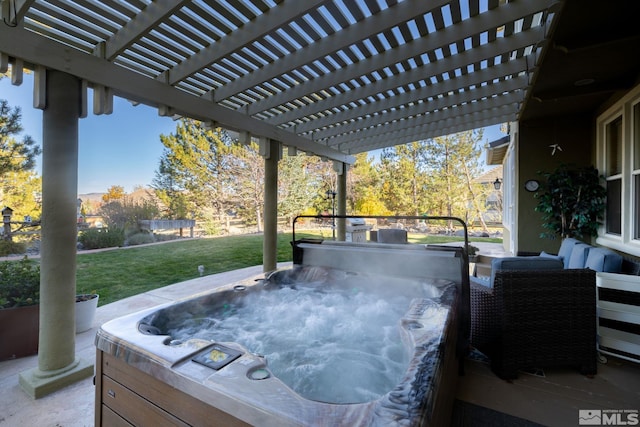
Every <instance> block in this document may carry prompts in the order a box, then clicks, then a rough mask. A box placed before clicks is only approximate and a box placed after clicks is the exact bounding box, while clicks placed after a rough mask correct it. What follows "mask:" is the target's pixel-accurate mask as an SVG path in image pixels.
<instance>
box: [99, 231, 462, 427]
mask: <svg viewBox="0 0 640 427" xmlns="http://www.w3.org/2000/svg"><path fill="white" fill-rule="evenodd" d="M429 249H430V248H428V247H424V246H417V245H384V244H370V243H369V244H355V243H344V242H323V243H322V244H315V243H298V244H297V245H296V250H297V251H298V255H297V257H296V258H297V260H298V264H299V265H295V266H294V267H293V268H292V269H289V270H280V271H277V272H275V273H272V274H269V275H268V276H266V277H256V278H250V279H249V280H246V281H243V282H238V283H232V284H229V285H227V286H223V287H221V288H218V289H216V290H213V291H212V292H209V293H205V294H201V295H197V296H195V297H193V298H190V299H187V300H185V301H181V302H178V303H175V304H170V305H165V306H159V307H156V308H153V309H150V310H145V311H143V312H140V313H136V314H133V315H130V316H126V317H123V318H120V319H116V320H113V321H111V322H108V323H106V324H104V325H103V326H102V327H101V329H100V330H99V331H98V334H97V338H96V346H97V352H96V354H97V363H96V370H97V375H96V425H128V424H126V423H130V424H133V425H162V424H167V423H173V424H176V425H207V426H209V425H221V426H234V425H259V426H277V427H281V426H310V425H327V426H337V425H344V426H360V425H362V426H365V425H366V426H370V425H379V426H388V425H408V426H413V425H416V426H417V425H425V426H426V425H432V426H440V425H448V422H449V417H450V414H451V408H452V405H453V398H454V393H455V387H456V384H457V375H458V373H457V368H458V359H457V356H459V354H460V345H461V342H463V341H464V340H460V339H459V331H463V332H462V333H463V334H464V328H461V320H462V319H463V317H464V311H465V309H464V304H462V303H461V302H462V300H463V298H462V295H463V293H464V292H463V291H462V288H463V280H462V279H463V277H464V275H463V273H464V262H463V259H464V257H463V252H462V251H461V250H460V249H455V248H451V249H446V250H442V248H439V250H429ZM331 254H333V255H331ZM336 255H337V256H336ZM359 258H364V259H367V260H368V263H365V264H364V266H363V267H359V268H357V269H356V268H354V266H356V265H363V264H359V263H358V262H356V261H357V260H358V259H359ZM327 259H333V261H332V262H328V261H327ZM345 260H351V264H350V265H348V266H345V265H344V264H345V262H346V261H345ZM383 260H384V264H385V265H386V266H387V267H385V268H384V271H381V270H382V267H381V265H382V262H383ZM331 263H333V264H335V265H327V264H331ZM409 265H412V266H413V267H412V268H411V269H409V268H408V266H409ZM354 270H357V271H354ZM376 284H382V286H378V285H376ZM405 291H406V292H405ZM278 292H284V294H279V293H278ZM303 294H304V295H305V298H306V297H309V298H311V297H314V295H317V296H320V297H321V298H323V299H324V300H328V301H331V302H329V303H326V301H325V302H322V301H323V300H321V301H319V302H316V301H315V300H305V301H306V302H295V303H287V302H286V301H287V298H289V297H290V296H292V295H295V296H296V297H297V296H298V295H303ZM401 294H404V296H401ZM270 300H271V301H273V300H275V301H279V300H282V301H283V302H282V305H281V306H280V307H278V305H277V304H275V305H274V307H275V308H273V307H272V308H269V309H268V310H276V309H280V310H282V309H283V308H284V311H281V312H280V313H281V314H279V315H276V317H282V319H280V320H281V323H280V324H277V323H276V325H277V328H278V332H277V333H276V334H275V337H276V338H278V336H282V337H283V338H286V340H285V341H283V342H276V343H275V346H276V348H275V349H274V348H266V345H265V346H263V345H262V344H263V343H262V340H265V341H266V339H265V338H262V337H263V335H261V334H262V333H263V332H265V331H266V330H269V329H273V328H274V327H273V326H269V325H267V324H266V323H265V322H264V320H263V318H261V317H258V320H257V323H256V324H254V325H251V326H247V325H245V324H244V323H243V319H244V317H246V314H245V313H259V312H260V311H261V310H262V309H263V308H264V307H263V306H267V305H268V304H269V303H268V301H270ZM335 300H347V301H350V302H351V301H353V302H355V304H356V305H355V306H354V307H353V309H352V310H353V315H352V316H351V315H350V313H349V312H348V313H347V314H348V315H347V316H346V320H344V319H345V318H343V320H341V321H336V322H327V318H328V317H331V316H333V314H334V311H332V310H333V309H334V306H333V305H332V304H333V301H335ZM287 304H289V305H287ZM303 304H307V305H306V306H305V305H303ZM399 305H402V307H400V308H399ZM336 306H338V304H336ZM391 306H394V307H391ZM287 307H289V309H287ZM304 307H307V308H304ZM317 307H319V308H318V309H319V310H320V311H318V313H320V314H317V313H316V314H310V316H314V315H315V316H316V317H315V318H313V317H311V318H305V313H307V312H312V311H314V310H315V308H317ZM390 307H391V308H393V309H391V308H390ZM296 308H297V309H300V308H301V313H302V314H295V313H293V315H294V316H295V317H294V318H293V320H292V319H286V317H285V316H286V315H288V314H289V313H287V311H291V312H293V311H294V309H296ZM398 309H399V311H398ZM243 310H245V311H243ZM246 310H248V311H246ZM265 310H267V309H265ZM322 310H325V311H322ZM336 310H338V309H336ZM343 310H345V309H343ZM346 310H347V311H348V310H350V309H346ZM376 310H377V311H376ZM359 311H363V312H364V317H363V318H362V319H359V318H358V315H359V313H357V312H359ZM393 311H396V312H397V313H398V314H397V318H395V317H393V316H391V318H390V319H389V320H388V321H387V323H383V324H381V325H379V326H378V325H376V326H374V327H373V328H372V329H371V330H369V331H365V329H366V328H365V326H366V325H367V324H368V323H370V322H371V321H372V320H371V319H372V317H367V316H372V313H373V314H374V315H375V314H376V313H379V315H380V316H384V315H385V314H386V313H390V312H393ZM322 313H324V314H322ZM234 316H235V317H234ZM238 316H240V317H238ZM259 316H260V314H259ZM374 317H375V316H374ZM298 318H300V321H299V322H297V321H296V319H298ZM305 319H306V320H305ZM358 319H359V320H358ZM357 322H360V323H357ZM185 323H186V326H185ZM235 323H240V324H241V330H239V331H236V332H233V331H231V332H229V331H228V325H232V324H235ZM298 323H300V324H302V323H310V324H312V329H313V328H314V327H315V329H316V330H327V329H331V330H332V331H333V330H338V329H340V328H345V330H348V329H350V328H351V333H353V332H354V329H355V331H356V335H357V334H358V333H360V335H361V336H362V337H366V338H363V341H365V342H366V343H367V344H368V345H367V346H366V347H367V349H366V350H363V349H361V348H357V349H354V348H351V345H350V344H351V342H353V341H357V339H355V338H349V339H347V341H346V342H343V343H339V344H334V343H333V342H331V343H329V344H326V343H323V342H321V338H319V337H316V336H315V335H314V332H313V331H305V330H303V332H302V333H300V332H294V329H295V328H297V327H298V326H300V325H298ZM462 323H464V322H462ZM352 324H355V325H356V326H354V327H351V326H352ZM288 325H290V326H288ZM378 330H385V331H388V334H387V335H389V336H392V335H393V336H397V337H399V338H397V339H398V340H399V341H398V342H396V341H394V339H395V338H389V339H388V337H387V335H384V336H383V337H380V336H378V335H376V332H377V331H378ZM294 335H295V336H296V337H297V338H296V340H297V341H295V342H291V341H290V340H289V339H290V338H291V337H292V336H294ZM330 335H331V334H330ZM301 345H302V346H306V347H308V348H313V347H319V348H324V350H323V351H325V353H321V354H325V355H327V356H326V357H325V356H321V357H318V356H313V357H315V358H316V359H322V360H323V361H324V360H325V358H326V359H327V363H322V368H321V369H319V371H321V374H323V375H325V376H324V377H318V378H316V377H314V376H312V375H315V373H313V372H312V371H313V369H312V367H310V366H311V365H317V363H315V362H314V359H311V360H306V361H301V360H300V359H283V358H284V357H285V356H283V354H284V353H286V352H287V351H289V350H291V349H297V350H296V353H297V354H298V355H300V354H302V355H303V356H304V355H306V353H307V349H305V348H302V349H300V346H301ZM327 345H328V347H327ZM332 345H333V346H334V347H331V346H332ZM377 348H379V349H381V351H382V353H380V354H376V355H369V354H366V355H363V354H364V353H367V352H369V351H372V352H373V353H375V352H376V350H377ZM345 350H346V352H345ZM334 353H335V358H333V357H332V356H334ZM354 355H355V356H354ZM286 357H288V356H286ZM387 359H388V361H389V363H390V364H391V365H394V366H395V368H396V371H395V372H391V373H389V372H388V371H392V370H393V369H390V368H389V366H387V365H386V362H387ZM366 364H368V365H370V366H368V367H366V369H368V370H365V368H364V367H363V366H362V365H366ZM307 365H309V366H307ZM398 366H401V369H400V371H399V372H398V371H397V367H398ZM307 369H308V372H309V375H308V378H307V375H305V372H307V371H305V370H307ZM289 371H295V372H297V374H296V375H294V377H293V378H288V375H289ZM300 371H302V375H301V374H300ZM281 377H282V378H281ZM315 383H322V384H323V386H322V387H321V388H320V390H319V391H318V390H317V389H313V387H311V386H313V385H314V384H315ZM338 383H343V384H342V385H340V387H338V386H337V384H338ZM380 383H382V386H381V385H380ZM350 386H353V388H354V389H357V392H356V393H355V394H354V393H351V390H349V388H350ZM374 386H375V387H374Z"/></svg>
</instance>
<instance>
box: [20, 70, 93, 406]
mask: <svg viewBox="0 0 640 427" xmlns="http://www.w3.org/2000/svg"><path fill="white" fill-rule="evenodd" d="M46 73H47V77H46V97H47V103H46V105H47V106H46V108H45V109H44V111H43V130H42V136H43V144H42V146H43V149H42V241H41V246H40V256H41V260H40V335H39V344H38V367H37V368H33V369H30V370H28V371H25V372H22V373H21V374H20V385H21V386H22V388H23V389H24V390H25V391H26V392H27V393H28V394H29V395H31V397H33V398H35V399H37V398H39V397H42V396H44V395H46V394H49V393H51V392H54V391H56V390H58V389H61V388H63V387H65V386H67V385H69V384H71V383H74V382H76V381H78V380H81V379H83V378H87V377H90V376H91V375H93V363H92V362H90V361H85V360H82V359H78V358H76V356H75V294H76V242H77V234H78V229H77V223H76V206H77V198H78V195H77V191H78V119H79V117H80V106H81V97H82V93H81V82H80V80H78V79H77V78H76V77H74V76H72V75H70V74H67V73H63V72H59V71H52V70H47V72H46Z"/></svg>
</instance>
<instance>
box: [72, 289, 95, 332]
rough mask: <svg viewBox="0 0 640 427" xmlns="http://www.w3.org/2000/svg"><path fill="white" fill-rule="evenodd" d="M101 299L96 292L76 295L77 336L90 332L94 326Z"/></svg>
mask: <svg viewBox="0 0 640 427" xmlns="http://www.w3.org/2000/svg"><path fill="white" fill-rule="evenodd" d="M99 298H100V296H99V295H98V294H97V293H96V291H93V292H91V293H86V294H84V293H83V294H78V295H76V334H79V333H80V332H84V331H88V330H89V329H91V326H93V320H94V319H95V317H96V310H97V308H98V299H99Z"/></svg>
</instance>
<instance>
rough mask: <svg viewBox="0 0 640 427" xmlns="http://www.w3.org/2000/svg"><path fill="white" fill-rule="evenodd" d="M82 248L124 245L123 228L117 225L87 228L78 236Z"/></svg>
mask: <svg viewBox="0 0 640 427" xmlns="http://www.w3.org/2000/svg"><path fill="white" fill-rule="evenodd" d="M78 241H79V242H80V243H81V244H82V247H83V248H84V249H100V248H116V247H120V246H123V245H124V229H122V228H118V227H109V228H89V229H87V230H84V231H82V232H81V233H80V236H78Z"/></svg>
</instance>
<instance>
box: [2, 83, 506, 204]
mask: <svg viewBox="0 0 640 427" xmlns="http://www.w3.org/2000/svg"><path fill="white" fill-rule="evenodd" d="M32 91H33V76H32V75H31V74H25V75H24V82H23V83H22V85H20V86H13V85H12V84H11V81H10V79H9V78H3V79H2V80H0V99H6V100H7V101H8V102H9V105H11V106H12V107H20V108H21V110H22V127H23V129H24V131H23V134H26V135H30V136H31V137H32V138H33V139H34V140H35V141H36V142H37V143H38V145H40V146H41V147H42V111H41V110H38V109H35V108H33V106H32V105H33V101H32V98H33V94H32ZM91 93H92V91H91V90H89V97H91ZM89 106H91V99H89ZM90 110H91V108H90ZM175 127H176V122H175V121H173V120H172V119H171V118H169V117H160V116H158V111H157V110H156V109H155V108H150V107H147V106H144V105H138V106H136V107H134V106H133V105H132V104H131V103H130V102H129V101H126V100H124V99H122V98H118V97H115V98H114V100H113V114H110V115H100V116H96V115H94V114H93V113H91V112H89V114H88V115H87V117H86V118H84V119H80V130H79V132H80V135H79V160H78V163H79V164H78V194H87V193H104V192H106V191H107V189H108V188H109V187H111V186H112V185H119V186H122V187H124V189H125V191H126V192H131V191H133V189H134V187H136V186H149V185H150V184H151V182H152V180H153V177H154V173H155V170H156V169H157V167H158V163H159V160H160V156H161V155H162V149H163V146H162V143H161V142H160V135H161V134H164V135H168V134H170V133H172V132H173V131H174V130H175ZM502 136H504V135H503V134H502V133H501V132H500V130H499V126H491V127H488V128H485V133H484V139H485V140H486V141H494V140H496V139H498V138H500V137H502ZM484 158H485V157H484V154H483V156H482V160H483V161H484ZM41 166H42V164H41V162H40V161H38V164H37V170H38V173H40V168H41Z"/></svg>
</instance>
